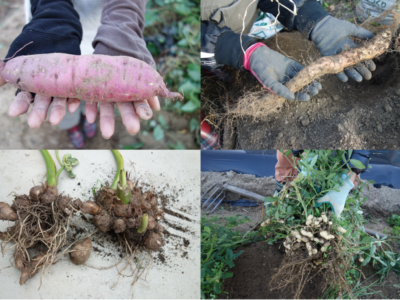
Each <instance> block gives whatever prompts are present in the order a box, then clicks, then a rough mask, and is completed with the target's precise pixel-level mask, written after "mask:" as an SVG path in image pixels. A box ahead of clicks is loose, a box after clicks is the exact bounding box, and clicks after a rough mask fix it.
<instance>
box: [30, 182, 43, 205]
mask: <svg viewBox="0 0 400 300" xmlns="http://www.w3.org/2000/svg"><path fill="white" fill-rule="evenodd" d="M44 189H45V187H44V186H43V185H36V186H34V187H33V188H31V189H30V191H29V196H30V197H31V199H32V200H34V201H39V197H40V195H41V194H43V193H44Z"/></svg>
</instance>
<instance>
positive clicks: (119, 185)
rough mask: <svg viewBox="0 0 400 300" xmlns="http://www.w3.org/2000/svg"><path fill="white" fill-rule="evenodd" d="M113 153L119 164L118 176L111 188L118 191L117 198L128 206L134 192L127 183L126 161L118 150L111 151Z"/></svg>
mask: <svg viewBox="0 0 400 300" xmlns="http://www.w3.org/2000/svg"><path fill="white" fill-rule="evenodd" d="M111 152H112V154H113V155H114V158H115V162H116V163H117V174H116V175H115V178H114V181H113V183H112V185H111V188H112V189H113V190H116V191H117V197H118V198H119V199H120V200H121V201H122V203H124V204H128V203H129V202H130V201H131V196H132V191H131V189H130V187H129V185H128V184H127V181H126V173H125V169H124V159H123V158H122V155H121V153H120V152H119V151H118V150H111Z"/></svg>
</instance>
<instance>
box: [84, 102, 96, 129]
mask: <svg viewBox="0 0 400 300" xmlns="http://www.w3.org/2000/svg"><path fill="white" fill-rule="evenodd" d="M85 114H86V120H87V121H88V122H89V123H90V124H92V123H94V122H95V121H96V118H97V102H92V103H90V102H89V101H86V104H85Z"/></svg>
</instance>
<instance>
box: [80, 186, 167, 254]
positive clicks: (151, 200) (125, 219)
mask: <svg viewBox="0 0 400 300" xmlns="http://www.w3.org/2000/svg"><path fill="white" fill-rule="evenodd" d="M81 212H83V213H87V214H91V215H93V216H94V217H93V224H94V225H95V226H96V227H97V228H98V229H99V230H100V231H102V232H109V231H114V232H115V233H116V234H117V235H123V236H124V237H125V238H126V240H127V241H128V242H129V244H130V245H129V246H130V247H132V248H133V249H136V250H146V249H147V250H153V251H158V250H160V248H161V247H162V246H163V244H164V242H163V231H164V228H163V226H162V225H161V224H160V223H158V221H159V220H160V219H161V218H162V216H163V211H162V210H161V209H159V208H158V206H157V197H156V196H155V195H154V193H152V192H149V193H142V191H141V190H140V189H139V188H133V187H132V196H131V201H130V203H129V204H123V203H122V202H121V200H119V198H118V197H117V194H116V192H115V190H113V189H110V188H106V187H104V188H101V189H100V190H99V191H98V192H97V193H96V195H95V202H92V201H87V202H84V203H83V204H82V207H81ZM122 240H124V239H122Z"/></svg>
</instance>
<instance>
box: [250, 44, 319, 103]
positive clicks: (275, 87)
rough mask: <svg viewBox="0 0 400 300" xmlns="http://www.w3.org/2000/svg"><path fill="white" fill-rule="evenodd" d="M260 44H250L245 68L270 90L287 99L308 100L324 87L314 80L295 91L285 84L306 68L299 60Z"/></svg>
mask: <svg viewBox="0 0 400 300" xmlns="http://www.w3.org/2000/svg"><path fill="white" fill-rule="evenodd" d="M257 45H259V44H255V45H253V46H250V47H249V48H248V49H247V51H246V55H245V68H246V69H247V70H249V71H250V72H251V73H252V74H253V75H254V76H255V77H256V78H257V79H258V81H259V82H260V83H261V84H262V85H263V86H264V87H265V88H266V89H268V90H270V91H272V92H274V93H275V94H277V95H278V96H280V97H283V98H285V99H287V100H296V101H308V100H310V96H314V95H316V94H318V92H319V90H320V89H321V88H322V86H321V84H320V83H319V82H316V81H314V82H313V83H312V84H311V85H310V86H308V87H306V88H304V89H303V90H302V91H300V92H297V93H293V92H291V91H290V90H289V89H288V88H287V87H285V86H284V85H283V84H284V83H286V82H287V81H289V80H290V79H291V78H293V77H294V76H295V75H296V74H297V73H298V72H299V71H300V70H302V69H303V68H304V66H302V65H301V64H299V63H298V62H296V61H294V60H292V59H290V58H287V57H286V56H284V55H282V54H279V53H278V52H276V51H274V50H272V49H269V48H268V47H267V46H265V45H262V46H259V47H258V48H256V49H255V50H254V49H252V47H257Z"/></svg>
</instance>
